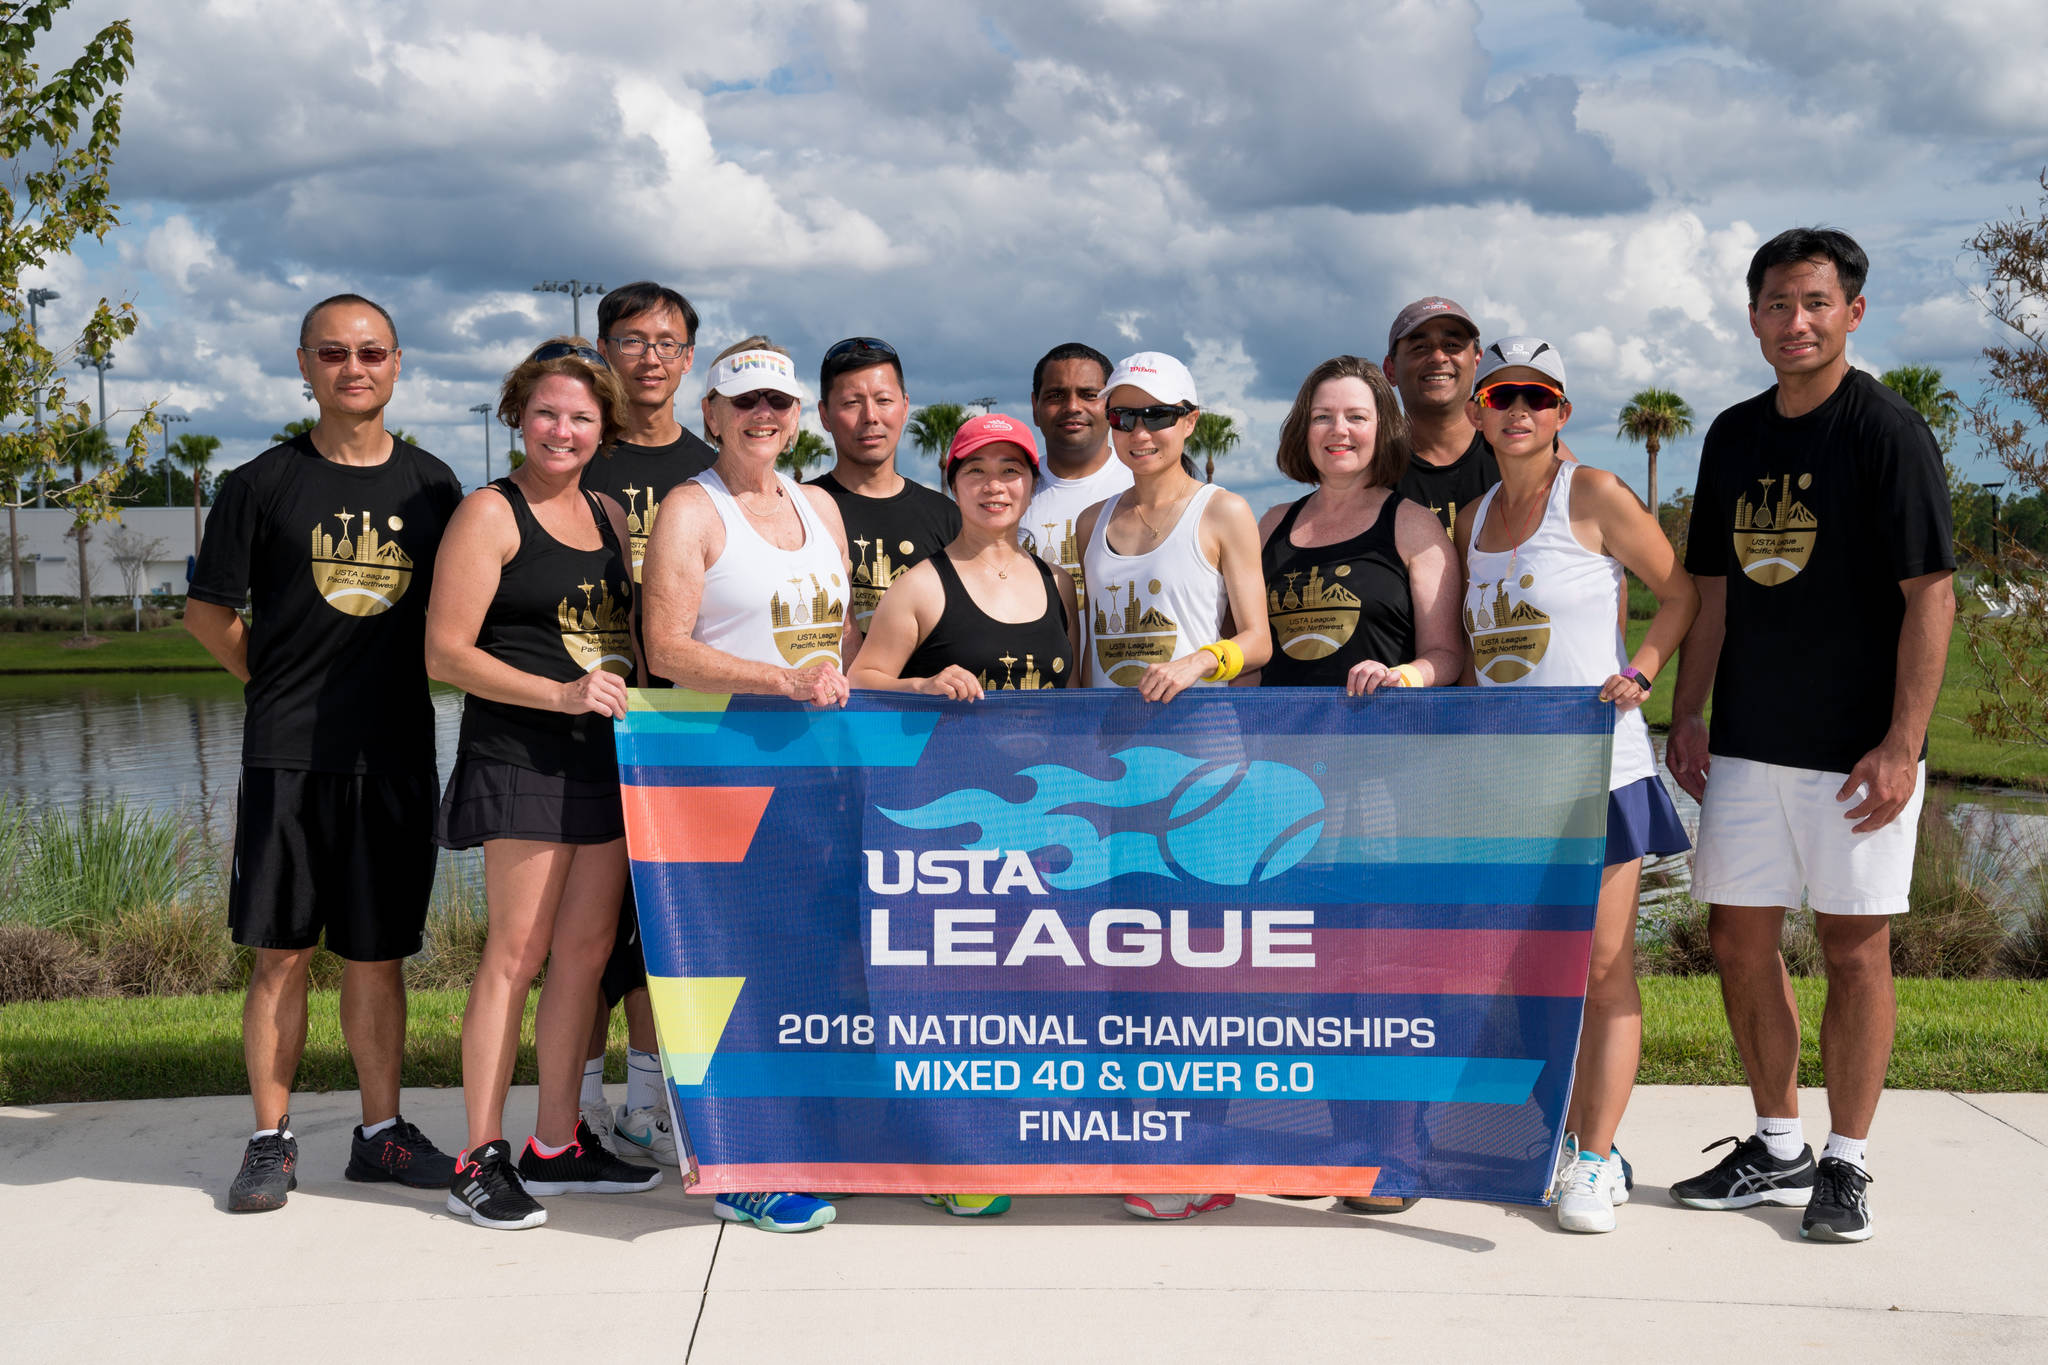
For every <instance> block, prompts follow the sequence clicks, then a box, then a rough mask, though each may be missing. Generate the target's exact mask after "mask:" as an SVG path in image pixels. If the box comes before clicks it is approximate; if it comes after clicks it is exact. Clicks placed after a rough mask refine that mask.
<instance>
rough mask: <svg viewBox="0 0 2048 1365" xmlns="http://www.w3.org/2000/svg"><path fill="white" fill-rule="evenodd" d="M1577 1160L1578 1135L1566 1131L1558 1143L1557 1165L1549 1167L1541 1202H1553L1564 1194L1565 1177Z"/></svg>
mask: <svg viewBox="0 0 2048 1365" xmlns="http://www.w3.org/2000/svg"><path fill="white" fill-rule="evenodd" d="M1578 1160H1579V1135H1578V1134H1577V1133H1566V1134H1565V1135H1564V1141H1563V1142H1561V1143H1559V1144H1558V1148H1557V1165H1556V1166H1555V1167H1553V1168H1552V1169H1551V1172H1550V1184H1549V1185H1548V1186H1547V1187H1546V1188H1545V1189H1544V1191H1543V1202H1544V1203H1546V1204H1555V1203H1556V1202H1557V1201H1558V1199H1559V1198H1561V1197H1562V1196H1563V1194H1564V1181H1565V1177H1566V1176H1568V1175H1570V1174H1571V1173H1572V1167H1573V1166H1575V1165H1577V1164H1578Z"/></svg>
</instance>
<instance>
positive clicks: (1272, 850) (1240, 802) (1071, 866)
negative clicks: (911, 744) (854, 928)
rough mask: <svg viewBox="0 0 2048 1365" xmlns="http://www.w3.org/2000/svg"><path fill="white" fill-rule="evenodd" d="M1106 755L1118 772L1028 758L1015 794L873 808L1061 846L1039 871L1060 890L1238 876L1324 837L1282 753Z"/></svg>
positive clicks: (972, 792) (1137, 751)
mask: <svg viewBox="0 0 2048 1365" xmlns="http://www.w3.org/2000/svg"><path fill="white" fill-rule="evenodd" d="M1111 759H1112V761H1113V762H1115V763H1117V764H1119V765H1121V767H1122V769H1123V772H1122V774H1121V775H1120V776H1118V777H1114V778H1109V779H1103V778H1098V777H1093V776H1091V775H1089V774H1087V773H1084V772H1080V771H1077V770H1076V769H1073V768H1067V767H1063V766H1061V765H1059V764H1054V763H1045V764H1039V765H1037V766H1035V767H1030V768H1026V769H1024V770H1023V771H1022V772H1020V773H1018V774H1017V775H1018V776H1019V777H1020V778H1028V779H1030V781H1031V782H1032V783H1033V784H1034V785H1035V788H1036V790H1035V791H1034V792H1033V793H1032V795H1031V796H1030V797H1029V798H1027V799H1025V800H1022V801H1007V800H1004V799H1003V798H1002V797H1000V796H997V795H996V794H995V793H994V792H990V791H984V790H982V789H980V788H978V787H968V788H963V789H961V790H959V791H952V792H948V793H946V794H945V795H944V796H941V797H939V798H938V799H936V800H933V801H929V802H926V803H925V804H924V805H922V806H918V807H916V808H915V809H911V810H886V809H885V810H882V811H881V814H883V815H884V816H886V817H887V818H888V819H890V820H891V821H893V822H894V823H896V824H898V825H901V826H902V827H903V828H905V829H918V830H939V829H952V828H955V827H958V826H962V825H973V826H975V828H976V833H977V837H976V838H975V839H974V840H973V841H972V842H965V841H963V842H962V843H961V845H960V846H961V847H962V848H963V849H977V850H978V849H997V850H1009V849H1021V850H1024V851H1026V852H1030V853H1038V852H1042V851H1045V850H1048V849H1063V850H1065V851H1066V853H1067V855H1068V863H1067V866H1066V867H1064V868H1063V869H1061V870H1060V871H1057V872H1052V873H1048V874H1047V875H1046V877H1045V881H1046V883H1047V884H1048V885H1050V886H1053V887H1057V888H1058V889H1060V890H1063V891H1074V890H1079V889H1081V888H1084V887H1090V886H1098V885H1100V884H1101V883H1103V882H1106V881H1109V880H1110V879H1112V878H1114V877H1121V876H1125V875H1127V874H1130V873H1133V872H1152V873H1156V874H1157V875H1159V876H1162V877H1170V878H1173V879H1175V880H1186V879H1189V878H1192V879H1194V880H1197V881H1204V882H1208V883H1210V884H1211V885H1214V886H1247V885H1249V884H1251V883H1252V882H1254V881H1266V880H1269V879H1270V878H1273V877H1277V876H1279V875H1280V874H1281V873H1283V872H1285V871H1287V869H1289V868H1291V867H1293V866H1294V865H1295V864H1296V863H1298V862H1300V861H1301V860H1302V858H1303V857H1305V856H1307V854H1308V851H1309V850H1310V849H1311V848H1313V847H1314V846H1315V843H1316V840H1317V839H1319V838H1321V837H1322V832H1323V817H1324V806H1323V793H1322V789H1321V788H1319V787H1318V786H1317V785H1316V784H1315V781H1314V779H1312V778H1310V777H1309V776H1308V775H1307V774H1305V773H1302V772H1300V771H1299V770H1297V769H1295V768H1291V767H1289V766H1287V765H1286V764H1284V763H1274V762H1271V761H1269V760H1266V759H1252V760H1249V761H1240V762H1235V763H1232V762H1227V761H1216V760H1208V759H1199V758H1190V757H1189V756H1187V755H1186V754H1179V753H1175V752H1173V751H1172V750H1169V749H1159V748H1153V747H1150V746H1141V747H1137V748H1131V749H1124V750H1121V751H1119V752H1118V753H1116V754H1113V755H1111Z"/></svg>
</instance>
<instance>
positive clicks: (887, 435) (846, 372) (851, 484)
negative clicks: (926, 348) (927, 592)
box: [810, 337, 960, 635]
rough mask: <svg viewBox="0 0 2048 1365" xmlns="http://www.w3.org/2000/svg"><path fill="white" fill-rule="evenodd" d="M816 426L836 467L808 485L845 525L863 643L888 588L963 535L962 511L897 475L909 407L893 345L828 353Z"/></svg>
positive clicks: (868, 340) (873, 340) (858, 341)
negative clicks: (824, 497)
mask: <svg viewBox="0 0 2048 1365" xmlns="http://www.w3.org/2000/svg"><path fill="white" fill-rule="evenodd" d="M818 420H819V421H821V422H822V423H824V426H825V433H826V434H827V435H828V436H830V437H831V438H832V446H833V450H834V451H835V452H836V453H837V455H838V459H837V460H836V461H835V462H834V464H833V466H832V468H830V469H829V470H827V471H825V472H824V473H823V474H820V475H819V476H818V477H817V478H815V479H812V480H810V485H811V487H813V488H820V489H823V490H824V491H825V492H826V493H828V494H830V495H831V498H832V501H833V502H834V503H836V504H838V506H839V515H840V518H841V519H842V520H844V521H845V523H846V542H847V546H848V548H849V549H850V550H851V551H852V555H853V612H854V619H855V620H856V621H857V622H858V623H859V624H860V629H861V633H862V634H863V635H865V634H866V633H867V629H868V621H869V618H870V617H872V616H873V615H874V614H875V604H876V603H877V602H880V601H881V600H882V594H883V593H885V592H887V591H888V590H889V585H890V584H891V583H893V582H895V581H896V580H897V579H899V578H901V577H902V576H903V575H904V573H905V572H906V571H908V570H909V568H910V567H911V565H913V564H917V563H919V562H921V561H923V560H926V559H929V558H930V557H931V556H933V555H935V554H937V553H938V552H939V551H940V550H941V549H943V548H945V546H946V544H947V543H948V542H949V541H951V540H952V539H953V537H955V536H957V535H959V534H960V509H959V508H958V507H956V506H954V505H953V500H952V499H951V498H949V497H947V496H946V495H945V494H943V493H940V492H937V491H935V490H933V489H930V488H927V487H925V486H924V485H923V484H921V483H918V482H916V481H915V480H912V479H906V478H904V477H903V475H902V474H900V473H898V472H897V469H896V447H897V445H898V444H899V443H900V442H901V441H902V439H903V427H904V424H905V423H906V422H908V421H909V420H910V400H909V398H908V397H907V396H905V394H904V391H903V361H902V359H901V357H899V356H898V355H897V354H896V348H895V347H893V346H891V345H890V344H889V343H888V342H886V341H883V340H882V339H881V338H880V337H848V338H847V339H846V340H844V341H841V342H837V343H835V344H834V345H832V346H831V347H830V348H828V349H827V350H826V352H825V359H824V361H823V363H821V364H820V365H819V366H818Z"/></svg>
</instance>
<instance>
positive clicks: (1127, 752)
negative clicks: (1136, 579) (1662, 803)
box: [618, 688, 1613, 1203]
mask: <svg viewBox="0 0 2048 1365" xmlns="http://www.w3.org/2000/svg"><path fill="white" fill-rule="evenodd" d="M1612 737H1613V710H1612V708H1611V707H1609V706H1608V705H1606V704H1604V703H1602V702H1600V701H1599V700H1598V699H1597V697H1596V695H1595V692H1594V690H1593V689H1591V688H1571V689H1537V688H1528V689H1522V688H1514V689H1508V688H1499V689H1492V688H1489V689H1487V690H1485V691H1480V690H1476V689H1470V688H1441V689H1429V690H1413V691H1411V690H1401V691H1392V692H1382V693H1380V694H1378V695H1376V696H1372V697H1365V698H1357V699H1346V698H1344V697H1343V696H1341V695H1337V694H1334V693H1333V692H1330V691H1310V690H1296V689H1279V688H1276V689H1250V688H1217V689H1200V690H1195V691H1190V692H1187V693H1184V694H1182V695H1181V696H1180V697H1178V698H1176V699H1175V700H1174V701H1173V702H1171V703H1169V704H1167V705H1163V706H1162V705H1151V704H1147V703H1145V702H1143V701H1141V700H1140V699H1139V698H1138V697H1137V695H1136V694H1135V693H1133V692H1130V691H1127V690H1123V689H1116V690H1110V689H1102V690H1090V691H1072V692H1037V693H1022V694H1016V695H1010V694H995V693H992V694H990V695H989V697H988V698H987V699H985V700H983V701H981V702H979V703H976V704H972V705H969V704H966V703H958V702H946V701H940V700H937V699H934V698H926V697H912V696H904V695H899V694H887V693H871V692H860V693H856V694H855V695H854V699H853V701H852V703H851V704H850V705H848V706H847V707H846V708H845V709H843V710H816V709H811V708H806V707H802V706H799V705H797V704H795V703H791V702H786V701H782V700H779V699H773V698H765V697H723V696H707V695H702V694H698V693H691V692H685V691H636V692H634V693H633V700H632V709H631V714H630V715H629V716H628V717H627V719H626V720H625V721H623V722H621V723H620V724H619V726H618V750H619V774H620V778H621V780H622V782H623V784H624V795H625V810H626V830H627V846H628V848H629V850H630V852H631V855H632V860H633V887H634V892H635V895H636V897H637V899H638V903H639V911H640V925H641V934H642V938H643V940H644V944H645V949H646V955H647V971H648V979H649V989H650V991H651V992H652V996H653V1003H654V1016H655V1023H656V1026H657V1030H658V1032H659V1034H660V1038H661V1049H662V1056H663V1061H664V1064H665V1066H666V1068H667V1072H668V1076H669V1079H670V1083H671V1086H672V1092H673V1096H674V1099H675V1101H676V1105H677V1108H678V1110H679V1111H680V1113H681V1115H682V1117H683V1119H684V1120H685V1121H686V1122H687V1124H688V1127H689V1132H690V1135H691V1138H692V1139H693V1141H694V1144H695V1149H696V1154H697V1157H698V1159H699V1161H700V1162H701V1165H702V1173H703V1184H704V1187H705V1188H706V1189H708V1190H712V1191H748V1190H843V1191H848V1192H866V1193H912V1192H923V1193H942V1192H950V1191H958V1190H970V1191H986V1192H989V1193H1010V1194H1019V1193H1023V1194H1030V1193H1041V1194H1050V1193H1103V1194H1121V1193H1125V1192H1129V1191H1133V1190H1141V1191H1143V1190H1189V1191H1233V1192H1239V1193H1273V1194H1281V1193H1285V1194H1393V1195H1427V1196H1430V1197H1448V1198H1483V1199H1501V1200H1511V1201H1516V1202H1521V1203H1538V1202H1540V1201H1541V1199H1542V1197H1543V1193H1544V1190H1545V1187H1546V1186H1547V1185H1548V1183H1549V1180H1550V1172H1551V1166H1552V1163H1553V1161H1554V1160H1555V1154H1556V1151H1557V1147H1558V1143H1559V1141H1560V1137H1561V1133H1560V1129H1561V1127H1562V1124H1563V1119H1564V1109H1565V1102H1566V1098H1567V1096H1568V1094H1569V1091H1570V1087H1571V1081H1572V1064H1573V1059H1574V1056H1575V1054H1576V1051H1577V1047H1578V1038H1579V1023H1580V1015H1581V1012H1582V1009H1583V1005H1584V991H1585V983H1586V963H1587V959H1588V955H1589V953H1590V950H1591V938H1592V928H1593V907H1594V903H1595V900H1596V898H1597V897H1598V895H1599V890H1600V872H1601V864H1602V861H1603V858H1604V853H1605V849H1606V827H1607V772H1608V751H1609V748H1610V746H1611V743H1612Z"/></svg>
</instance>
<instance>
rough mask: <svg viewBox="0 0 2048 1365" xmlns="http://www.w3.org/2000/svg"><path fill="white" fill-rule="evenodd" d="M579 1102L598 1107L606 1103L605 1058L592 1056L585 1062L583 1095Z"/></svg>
mask: <svg viewBox="0 0 2048 1365" xmlns="http://www.w3.org/2000/svg"><path fill="white" fill-rule="evenodd" d="M577 1104H579V1105H580V1106H581V1107H583V1108H585V1109H596V1108H599V1107H601V1106H602V1105H603V1104H604V1058H603V1057H592V1058H591V1059H590V1060H589V1061H587V1062H585V1063H584V1064H583V1095H582V1097H581V1098H580V1099H579V1100H577Z"/></svg>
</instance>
